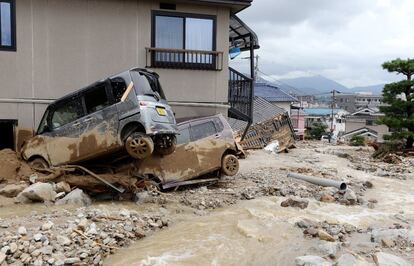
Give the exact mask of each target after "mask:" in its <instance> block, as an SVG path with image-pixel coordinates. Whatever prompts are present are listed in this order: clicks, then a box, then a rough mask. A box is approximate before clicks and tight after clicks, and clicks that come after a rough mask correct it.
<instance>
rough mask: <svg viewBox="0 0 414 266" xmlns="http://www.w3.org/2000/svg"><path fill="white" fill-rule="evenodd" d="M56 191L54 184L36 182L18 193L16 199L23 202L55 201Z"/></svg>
mask: <svg viewBox="0 0 414 266" xmlns="http://www.w3.org/2000/svg"><path fill="white" fill-rule="evenodd" d="M55 196H56V192H55V191H54V190H53V186H52V185H51V184H49V183H35V184H33V185H31V186H29V187H27V188H25V189H24V190H23V191H22V192H20V193H19V195H17V197H16V199H17V200H18V201H19V202H21V203H24V202H27V200H29V201H33V202H45V201H54V200H55Z"/></svg>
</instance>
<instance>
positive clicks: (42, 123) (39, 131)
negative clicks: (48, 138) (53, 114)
mask: <svg viewBox="0 0 414 266" xmlns="http://www.w3.org/2000/svg"><path fill="white" fill-rule="evenodd" d="M48 116H49V109H46V111H45V113H44V114H43V117H42V120H41V121H40V124H39V127H38V128H37V134H42V133H44V132H45V131H47V130H46V129H47V128H48V126H47V117H48Z"/></svg>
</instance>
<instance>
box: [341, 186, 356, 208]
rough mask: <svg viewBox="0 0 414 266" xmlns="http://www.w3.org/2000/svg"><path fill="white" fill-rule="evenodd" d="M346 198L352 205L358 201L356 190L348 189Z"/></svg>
mask: <svg viewBox="0 0 414 266" xmlns="http://www.w3.org/2000/svg"><path fill="white" fill-rule="evenodd" d="M344 199H345V200H346V201H347V202H348V203H349V204H350V205H354V204H356V203H357V200H358V198H357V196H356V194H355V192H354V191H353V190H351V189H349V188H348V189H347V190H346V192H345V194H344Z"/></svg>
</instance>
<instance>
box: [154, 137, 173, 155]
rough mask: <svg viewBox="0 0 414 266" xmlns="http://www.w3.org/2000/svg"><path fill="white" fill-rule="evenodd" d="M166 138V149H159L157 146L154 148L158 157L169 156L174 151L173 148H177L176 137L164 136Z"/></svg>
mask: <svg viewBox="0 0 414 266" xmlns="http://www.w3.org/2000/svg"><path fill="white" fill-rule="evenodd" d="M165 137H167V138H168V140H167V141H168V142H169V144H168V147H167V148H164V147H163V148H161V147H159V146H158V145H157V146H156V148H155V150H156V152H157V153H158V154H160V155H169V154H171V153H173V152H174V151H175V147H176V146H177V137H176V136H175V135H168V136H165Z"/></svg>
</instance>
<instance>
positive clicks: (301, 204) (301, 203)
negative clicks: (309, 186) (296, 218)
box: [280, 198, 309, 209]
mask: <svg viewBox="0 0 414 266" xmlns="http://www.w3.org/2000/svg"><path fill="white" fill-rule="evenodd" d="M308 205H309V201H308V200H305V199H298V198H288V199H287V200H285V201H282V203H280V206H282V207H298V208H301V209H305V208H307V207H308Z"/></svg>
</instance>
